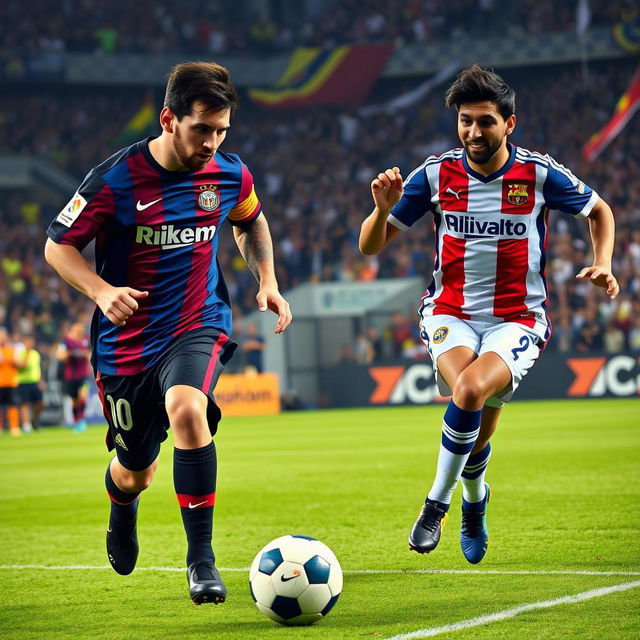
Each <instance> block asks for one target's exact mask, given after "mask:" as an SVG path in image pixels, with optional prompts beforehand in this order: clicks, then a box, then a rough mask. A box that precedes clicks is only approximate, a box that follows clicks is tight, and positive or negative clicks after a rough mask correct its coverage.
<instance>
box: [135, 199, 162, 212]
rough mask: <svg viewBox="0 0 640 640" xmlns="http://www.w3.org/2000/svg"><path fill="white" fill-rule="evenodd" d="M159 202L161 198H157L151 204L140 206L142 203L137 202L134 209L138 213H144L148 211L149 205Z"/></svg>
mask: <svg viewBox="0 0 640 640" xmlns="http://www.w3.org/2000/svg"><path fill="white" fill-rule="evenodd" d="M160 200H162V198H158V199H157V200H152V201H151V202H147V203H146V204H142V202H140V200H138V202H137V203H136V209H137V210H138V211H144V210H145V209H148V208H149V207H150V206H151V205H153V204H155V203H156V202H160Z"/></svg>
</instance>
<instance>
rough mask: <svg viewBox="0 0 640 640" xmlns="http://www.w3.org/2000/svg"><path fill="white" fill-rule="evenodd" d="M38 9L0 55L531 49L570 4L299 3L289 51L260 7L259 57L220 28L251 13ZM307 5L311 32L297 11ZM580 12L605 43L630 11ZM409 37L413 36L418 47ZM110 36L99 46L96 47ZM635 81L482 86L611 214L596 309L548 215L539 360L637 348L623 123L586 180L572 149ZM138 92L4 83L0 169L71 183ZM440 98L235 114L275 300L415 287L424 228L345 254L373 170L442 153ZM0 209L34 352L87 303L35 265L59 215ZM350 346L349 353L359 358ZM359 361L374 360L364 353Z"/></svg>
mask: <svg viewBox="0 0 640 640" xmlns="http://www.w3.org/2000/svg"><path fill="white" fill-rule="evenodd" d="M44 4H46V2H45V0H38V1H37V2H34V3H30V12H31V10H32V9H33V12H32V15H33V16H34V19H33V20H30V21H26V20H18V18H19V17H20V16H21V12H22V11H24V7H23V5H22V4H20V3H18V2H15V1H14V0H10V1H9V2H7V3H4V4H3V5H2V8H0V22H1V21H5V20H7V21H11V20H13V21H16V20H17V24H19V25H20V28H19V29H16V30H11V32H9V30H3V34H2V47H1V49H2V50H3V51H9V52H13V53H15V54H20V53H29V52H37V51H59V52H63V51H78V52H95V54H96V55H108V54H110V53H118V52H123V51H131V52H145V53H154V52H156V51H157V50H159V49H162V50H163V51H165V52H166V51H167V50H171V49H175V50H179V51H181V52H182V53H185V54H192V53H201V54H211V53H217V52H219V51H220V52H222V51H225V52H229V51H231V52H242V53H244V54H246V55H256V54H260V53H262V52H265V51H275V50H285V49H291V48H292V47H293V46H296V45H298V44H319V45H326V44H335V43H340V42H376V41H383V40H388V39H393V40H396V41H398V42H412V41H419V40H420V39H421V38H423V39H427V38H429V39H434V38H435V39H437V38H438V37H439V34H443V33H448V34H454V35H456V33H457V32H456V27H455V25H460V24H464V31H465V33H466V35H473V34H474V33H481V32H483V33H484V32H496V31H499V30H500V29H503V28H504V29H511V30H512V31H513V30H515V32H517V30H518V29H522V30H524V31H528V32H532V33H537V32H541V31H544V32H553V31H561V30H568V29H575V24H574V23H575V19H574V13H575V7H574V6H572V5H571V3H567V7H565V6H564V5H562V7H561V8H562V10H559V11H557V12H544V11H542V10H541V9H539V8H538V3H536V2H534V1H533V0H531V1H528V0H527V1H525V2H519V3H515V2H511V3H508V4H507V6H508V9H507V10H505V11H497V9H496V7H495V3H492V2H484V3H477V2H472V1H470V0H459V1H454V2H451V1H449V2H446V3H445V2H443V1H441V0H426V1H424V2H420V1H417V0H416V1H410V0H407V1H402V2H400V1H399V0H398V1H397V2H392V3H391V4H393V5H394V7H395V8H397V10H398V11H399V12H400V14H401V15H402V16H403V18H402V20H400V19H399V20H393V21H392V20H389V19H388V18H385V17H384V16H385V15H386V16H388V15H390V13H388V12H386V13H383V12H382V4H383V3H381V2H378V1H374V0H368V1H366V2H355V1H350V2H343V3H341V4H340V7H341V8H340V10H337V11H330V10H329V8H330V7H333V6H334V5H335V3H331V2H328V3H307V4H306V5H305V4H304V3H300V5H301V6H305V7H307V9H299V11H301V12H302V15H300V16H298V17H300V18H302V23H304V24H305V25H307V26H305V27H304V28H303V29H302V30H300V31H299V32H298V31H296V32H295V35H294V34H293V32H291V33H289V35H286V34H285V35H283V32H284V31H286V30H287V29H289V30H290V21H291V16H286V15H285V12H284V11H283V10H282V5H283V3H278V2H274V3H271V6H272V9H273V11H272V12H271V14H270V15H268V16H266V17H267V18H269V20H272V21H273V26H274V28H273V30H272V31H274V32H275V34H276V35H274V36H272V37H269V38H266V39H263V41H262V42H259V41H260V38H261V37H262V36H260V35H259V32H260V29H264V30H265V31H269V29H268V28H267V26H265V25H264V24H262V22H264V21H261V20H259V19H258V16H256V17H255V20H253V18H252V20H253V21H252V20H249V21H248V22H247V21H243V20H236V19H234V16H235V13H234V12H233V11H240V10H241V8H243V7H245V5H247V6H248V5H249V4H251V3H245V2H235V3H233V5H234V6H235V7H236V8H235V9H233V10H232V11H230V12H227V11H226V8H227V3H225V2H217V3H215V2H213V3H211V2H194V3H190V4H189V9H188V10H187V11H186V14H185V13H184V12H185V9H184V5H183V4H181V3H177V2H176V3H163V5H162V6H159V5H156V4H154V3H149V2H136V3H121V2H104V1H101V0H91V1H88V2H82V3H81V2H73V1H69V2H66V3H63V4H62V10H61V11H62V12H61V16H60V19H59V20H49V18H48V17H47V16H46V13H44V12H42V11H38V7H39V5H44ZM316 4H317V5H318V6H317V7H316V8H317V9H318V11H319V13H318V14H317V15H316V14H313V13H312V11H311V9H310V8H309V7H312V6H315V5H316ZM388 4H389V3H388V2H387V3H385V5H388ZM121 5H122V6H121ZM229 5H231V3H229ZM478 5H480V6H482V7H485V8H486V14H484V13H483V11H474V12H473V13H474V16H475V17H474V20H473V21H465V20H463V19H462V16H464V14H465V11H466V10H468V9H469V8H473V9H475V7H476V6H478ZM590 6H591V10H592V25H604V26H606V25H611V24H613V23H614V22H615V20H617V19H618V18H619V16H620V14H621V12H623V11H624V10H625V9H626V8H628V7H629V3H628V2H604V1H600V0H598V1H597V2H596V1H592V2H591V5H590ZM116 7H118V8H119V9H118V11H117V12H116V11H115V8H116ZM40 8H42V7H40ZM223 9H225V10H223ZM322 10H324V11H322ZM305 11H307V13H305ZM572 12H573V13H572ZM391 13H394V12H391ZM565 14H566V15H565ZM142 15H144V16H146V17H148V20H146V21H143V24H144V28H143V29H141V30H140V32H139V34H138V36H137V37H136V39H135V40H126V39H124V37H122V38H121V37H119V36H118V34H128V33H131V29H128V28H127V25H130V24H132V23H136V24H138V23H139V24H142V23H141V22H140V18H141V16H142ZM203 16H204V17H205V18H206V19H204V20H203ZM425 16H428V17H425ZM72 18H73V20H74V24H77V25H82V27H81V28H78V29H73V30H71V31H70V30H65V29H64V28H63V27H64V24H67V22H66V21H67V20H70V19H72ZM312 18H315V19H313V20H312ZM525 18H526V19H525ZM416 20H422V21H423V22H424V21H428V23H429V24H428V25H427V26H424V33H423V34H422V35H421V31H420V29H419V28H418V27H416V25H415V22H416ZM177 24H179V25H180V28H176V25H177ZM399 24H401V25H403V27H402V29H400V28H399V27H398V25H399ZM231 25H236V26H237V25H242V29H243V30H242V33H236V32H235V31H233V30H232V29H231ZM567 25H569V26H567ZM110 29H111V30H113V31H115V36H114V35H113V34H112V36H109V35H108V34H107V33H105V32H107V31H109V30H110ZM216 31H221V32H223V33H224V35H225V38H224V42H223V43H217V44H215V45H214V44H212V38H213V36H212V33H214V32H216ZM100 32H102V33H101V34H100ZM463 35H464V34H461V33H458V36H459V37H462V36H463ZM116 36H118V37H116ZM636 64H637V61H636V60H634V59H633V58H626V59H621V60H620V59H616V60H611V61H606V60H602V61H597V62H591V63H589V66H588V75H589V78H588V83H586V82H585V81H584V79H583V69H582V67H581V65H580V63H578V62H576V63H572V64H563V65H546V66H537V67H534V66H532V67H527V68H524V69H523V68H512V69H504V70H502V69H498V70H499V71H500V72H501V73H503V75H504V77H505V78H506V79H507V81H508V82H509V83H510V84H512V86H513V87H514V88H515V89H516V91H517V96H518V117H519V126H518V128H517V130H516V133H515V135H514V136H513V141H514V142H515V143H516V144H520V145H522V146H525V147H528V148H531V149H540V150H543V151H545V152H548V153H550V154H551V155H553V156H554V157H555V158H556V159H557V160H559V161H560V162H562V163H565V164H566V165H567V166H569V167H571V168H572V169H573V170H574V171H575V173H576V174H577V175H579V176H580V177H581V178H582V179H583V180H584V181H585V182H587V183H589V184H590V185H592V186H593V187H594V188H595V189H596V190H597V191H598V192H599V193H601V194H602V195H603V196H604V197H605V198H606V199H607V200H608V201H609V202H610V203H611V204H612V206H613V207H614V211H615V214H616V220H617V225H618V227H617V247H616V252H615V260H616V265H615V270H616V273H617V276H618V278H619V281H620V286H621V295H620V296H619V298H618V300H616V301H615V302H613V303H611V302H605V301H604V299H603V298H601V297H600V298H596V295H595V292H594V291H593V290H592V289H590V288H589V287H588V286H585V285H582V284H576V283H575V280H574V277H573V276H574V274H575V273H576V272H577V271H578V270H579V268H580V267H581V266H582V265H583V264H584V263H585V261H586V260H587V259H588V258H587V256H588V248H589V246H590V244H589V239H588V228H587V226H586V225H584V224H580V223H579V222H577V221H574V220H572V219H570V218H568V217H567V216H561V215H556V216H552V224H551V227H552V228H551V233H550V245H549V262H548V265H549V266H548V275H549V290H550V308H551V312H552V317H553V318H554V320H555V333H554V337H553V338H552V341H551V344H550V348H551V349H557V350H563V351H566V350H570V349H578V350H582V351H588V350H590V349H596V348H605V349H607V350H616V349H618V350H624V349H628V348H631V347H635V348H637V347H638V343H639V342H640V324H639V321H638V320H637V318H638V317H640V302H639V291H640V231H638V222H639V221H640V187H639V186H638V184H637V180H635V176H637V175H638V174H639V172H640V135H639V134H640V121H638V118H637V117H636V118H635V119H632V120H631V122H630V123H629V124H628V126H627V129H626V130H625V133H624V135H621V136H619V137H618V138H617V139H616V140H615V141H614V142H613V143H612V144H611V145H610V146H609V147H608V148H607V149H606V150H605V152H604V153H603V154H602V155H601V156H600V157H599V158H598V160H597V161H596V162H594V163H593V164H586V163H585V162H584V161H583V160H582V159H581V156H580V150H581V148H582V146H583V145H584V143H585V142H586V140H588V138H589V136H590V135H591V134H592V133H593V132H595V131H596V130H598V129H599V128H600V127H601V126H602V125H603V124H604V123H605V122H606V121H607V120H608V118H609V117H610V114H611V112H612V110H613V108H614V106H615V104H616V101H617V100H618V98H619V97H620V95H621V94H622V93H623V92H624V90H625V88H626V86H627V84H628V81H629V78H630V77H631V75H632V74H633V71H634V68H635V66H636ZM418 81H419V79H416V78H401V79H382V80H381V81H380V82H379V83H378V85H377V86H376V89H375V92H374V93H375V99H374V100H373V101H375V102H380V101H383V100H384V99H387V98H391V97H393V96H394V95H397V94H399V93H402V92H403V91H405V90H407V89H409V88H411V87H412V86H414V85H415V84H416V83H417V82H418ZM146 90H147V89H146V88H144V87H131V86H129V87H93V86H91V87H82V86H77V85H76V86H71V85H59V84H57V85H56V84H50V85H45V86H38V87H33V86H31V85H29V84H27V83H20V82H18V83H13V84H11V85H10V91H8V92H7V94H8V95H6V96H5V97H4V99H3V102H2V105H1V106H0V154H22V155H24V154H26V155H30V156H37V157H39V158H47V159H48V160H50V161H51V162H52V163H53V164H54V165H55V166H58V167H61V168H63V169H65V170H66V171H67V172H69V173H70V174H71V175H72V176H74V177H75V178H77V180H78V182H79V181H80V180H81V178H82V176H83V175H84V173H85V172H86V171H87V170H88V169H89V168H91V167H92V166H94V165H95V164H96V163H97V162H99V161H100V160H102V159H103V158H105V157H107V156H108V155H110V154H111V153H113V152H114V151H115V150H116V149H117V148H118V147H119V146H123V144H124V143H123V142H122V141H121V138H119V134H120V133H121V131H122V128H123V126H124V125H125V123H126V122H127V121H128V119H129V118H130V117H131V115H132V113H134V112H135V111H136V109H137V108H138V106H139V104H140V103H141V102H142V101H143V99H144V95H145V91H146ZM441 94H442V90H441V88H436V90H435V91H434V92H433V93H432V94H430V95H428V96H427V97H426V98H425V99H424V100H423V101H421V102H420V104H419V105H418V106H416V107H413V108H411V109H408V110H400V111H397V112H396V113H394V114H392V115H387V114H382V115H377V116H368V117H365V116H363V115H362V114H361V113H359V112H358V111H357V110H356V109H339V108H326V107H316V108H309V109H305V110H299V111H295V110H294V111H288V112H286V113H283V112H281V111H269V110H265V109H262V108H259V107H257V106H255V105H253V104H252V103H251V101H250V99H249V98H248V97H246V96H243V97H242V100H241V106H240V110H239V114H238V116H237V118H236V121H235V122H234V126H233V128H232V131H231V134H230V136H229V138H228V141H227V142H226V143H225V148H226V150H228V151H237V152H238V153H240V154H241V156H242V157H243V158H244V159H245V160H246V162H247V163H248V164H249V166H250V169H251V170H252V173H253V174H254V176H255V179H256V185H257V190H258V193H259V194H260V197H261V200H262V202H263V206H264V210H265V212H266V213H267V215H268V217H269V220H270V224H271V228H272V233H273V236H274V238H275V239H276V245H277V246H276V251H277V254H278V270H279V272H278V276H279V279H280V283H281V287H282V289H283V290H287V289H290V288H292V287H294V286H296V285H298V284H301V283H305V282H320V281H351V280H361V281H367V280H372V279H375V278H381V277H385V278H387V277H411V276H416V275H417V276H420V277H423V278H424V279H425V281H427V280H428V278H429V277H430V273H431V260H432V257H431V247H432V246H433V245H432V243H433V237H432V231H431V228H430V225H428V224H422V225H421V226H420V230H419V231H418V232H416V233H412V234H405V235H404V236H403V237H401V238H400V240H399V242H398V243H397V244H396V245H395V246H394V247H393V250H389V251H386V252H384V253H383V254H381V255H380V256H377V257H368V258H365V257H363V256H361V255H360V254H359V252H358V251H357V236H358V232H359V228H360V224H361V221H362V219H363V218H364V216H365V215H366V214H367V213H368V212H369V210H370V208H371V204H370V195H369V183H370V181H371V179H372V176H373V175H374V174H375V173H376V172H377V171H378V170H379V169H380V168H382V167H386V166H391V165H398V166H399V167H400V168H401V170H402V171H403V173H404V175H407V174H408V172H409V171H410V170H411V169H412V168H413V167H415V166H417V165H418V164H419V163H420V162H421V161H422V160H423V159H424V158H425V157H426V156H427V155H429V154H431V153H438V152H440V151H442V150H444V149H447V148H450V147H451V146H455V145H456V143H457V140H456V137H455V121H454V116H453V114H452V113H450V112H449V111H447V110H445V109H444V107H443V105H442V97H441ZM154 100H155V103H156V104H159V103H161V100H162V96H161V95H154ZM45 105H46V106H45ZM25 118H28V119H29V120H28V123H29V124H28V126H25ZM2 193H3V197H2V198H1V199H0V252H1V253H2V261H1V269H0V324H7V325H8V326H9V328H10V329H11V330H13V331H16V332H18V333H22V334H24V333H35V335H36V336H37V338H38V341H39V343H40V344H44V345H46V344H51V343H53V342H55V341H56V340H57V338H58V333H59V331H60V330H63V327H64V325H65V322H67V321H68V320H69V319H71V318H77V317H82V316H83V315H84V316H86V315H88V313H89V312H90V308H89V306H88V304H87V301H86V300H84V299H83V298H82V296H80V295H79V294H76V293H75V292H74V291H71V290H70V289H69V287H67V286H66V285H64V284H63V283H62V282H61V281H60V279H59V278H58V277H57V276H55V275H54V274H53V272H52V271H51V269H50V268H49V267H48V266H47V265H46V264H45V263H44V260H43V258H42V252H41V248H42V246H43V244H44V239H45V236H44V228H45V227H46V225H47V223H48V222H49V220H51V218H52V217H53V216H54V215H55V214H56V213H57V211H58V209H59V208H60V206H61V205H62V204H64V201H63V200H60V198H58V200H56V199H55V198H53V199H47V198H43V197H41V196H38V195H36V194H34V193H33V192H32V190H24V189H22V190H20V189H12V190H3V192H2ZM69 195H70V194H66V197H68V196H69ZM425 247H427V248H428V249H427V251H425ZM219 259H220V262H221V264H222V266H223V269H224V271H225V274H226V277H227V280H228V284H229V287H230V290H231V295H232V299H234V300H235V301H236V306H237V309H238V310H239V311H240V313H239V314H238V317H239V318H240V317H241V315H242V314H243V313H247V312H249V311H251V310H253V309H254V307H255V300H254V296H255V283H254V281H253V277H252V276H251V275H250V273H249V272H248V270H247V269H246V267H245V265H244V263H243V261H242V260H241V258H240V257H239V256H238V254H237V251H236V250H235V246H234V244H233V241H232V240H231V236H230V234H228V235H227V241H225V242H222V243H221V249H220V254H219ZM405 311H406V313H407V318H406V320H407V322H409V324H411V323H413V325H415V323H414V322H413V320H414V316H413V315H412V314H413V313H414V312H413V310H412V311H411V312H409V311H408V310H403V313H404V312H405ZM392 335H393V331H387V332H386V333H385V335H384V336H383V338H384V339H387V340H392V339H393V338H392ZM366 340H367V337H366V336H362V342H366ZM361 346H362V345H361ZM389 349H391V346H390V347H389ZM45 351H46V349H45ZM361 351H363V352H366V353H371V352H372V351H373V352H376V351H379V349H378V348H377V347H376V349H374V350H371V349H369V348H366V347H365V348H361ZM405 355H407V356H409V357H415V355H416V350H412V349H408V350H407V351H406V353H405Z"/></svg>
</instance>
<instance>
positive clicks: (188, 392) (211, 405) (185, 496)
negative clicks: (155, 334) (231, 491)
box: [159, 329, 235, 604]
mask: <svg viewBox="0 0 640 640" xmlns="http://www.w3.org/2000/svg"><path fill="white" fill-rule="evenodd" d="M234 348H235V343H233V342H232V341H230V340H229V339H228V338H227V336H226V335H224V334H221V333H219V332H217V331H213V330H209V329H202V330H196V331H193V332H189V333H187V334H184V335H183V336H181V337H180V338H179V339H178V340H177V341H176V343H174V345H173V346H172V348H171V350H170V352H169V353H168V355H167V357H166V358H165V359H164V360H163V363H162V366H161V367H160V371H159V380H160V386H161V388H162V390H163V392H164V397H165V408H166V411H167V415H168V416H169V424H170V427H171V429H172V430H173V434H174V443H175V449H174V455H173V478H174V486H175V491H176V495H177V498H178V503H179V505H180V513H181V516H182V522H183V525H184V529H185V533H186V535H187V557H186V563H187V580H188V583H189V594H190V596H191V599H192V600H193V602H195V603H196V604H202V603H204V602H213V603H216V604H217V603H219V602H224V601H225V598H226V594H227V589H226V587H225V585H224V583H223V582H222V580H221V578H220V574H219V573H218V571H217V569H216V568H215V555H214V553H213V549H212V544H211V543H212V533H213V515H214V504H215V495H216V479H217V456H216V448H215V445H214V443H213V441H212V436H213V435H214V434H215V432H216V430H217V428H218V421H219V420H220V410H219V408H218V407H217V405H216V404H215V400H214V398H213V389H214V387H215V384H216V382H217V380H218V377H219V376H220V373H221V372H222V368H223V366H224V363H226V361H227V360H228V359H229V358H230V356H231V354H232V353H233V349H234Z"/></svg>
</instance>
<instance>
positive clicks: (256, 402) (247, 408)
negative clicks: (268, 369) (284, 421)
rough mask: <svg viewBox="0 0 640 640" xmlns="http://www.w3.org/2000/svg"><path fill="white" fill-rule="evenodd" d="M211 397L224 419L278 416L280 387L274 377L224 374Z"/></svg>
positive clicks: (269, 374)
mask: <svg viewBox="0 0 640 640" xmlns="http://www.w3.org/2000/svg"><path fill="white" fill-rule="evenodd" d="M214 395H215V398H216V402H217V403H218V405H219V406H220V409H221V410H222V415H224V416H264V415H270V414H274V413H280V385H279V383H278V376H277V375H276V374H275V373H256V374H244V373H242V374H240V373H237V374H236V373H229V374H223V375H221V376H220V379H219V380H218V384H217V385H216V388H215V391H214Z"/></svg>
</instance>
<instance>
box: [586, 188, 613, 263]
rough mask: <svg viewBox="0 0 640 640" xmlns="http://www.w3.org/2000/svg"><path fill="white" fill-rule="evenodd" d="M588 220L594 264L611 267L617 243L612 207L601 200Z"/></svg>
mask: <svg viewBox="0 0 640 640" xmlns="http://www.w3.org/2000/svg"><path fill="white" fill-rule="evenodd" d="M587 220H588V221H589V232H590V233H591V242H592V244H593V263H594V264H600V265H606V266H609V267H611V258H612V256H613V247H614V243H615V222H614V219H613V212H612V211H611V207H610V206H609V205H608V204H607V203H606V202H605V201H604V200H603V199H602V198H599V199H598V202H596V204H595V205H594V206H593V209H592V210H591V213H590V214H589V217H588V218H587Z"/></svg>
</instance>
